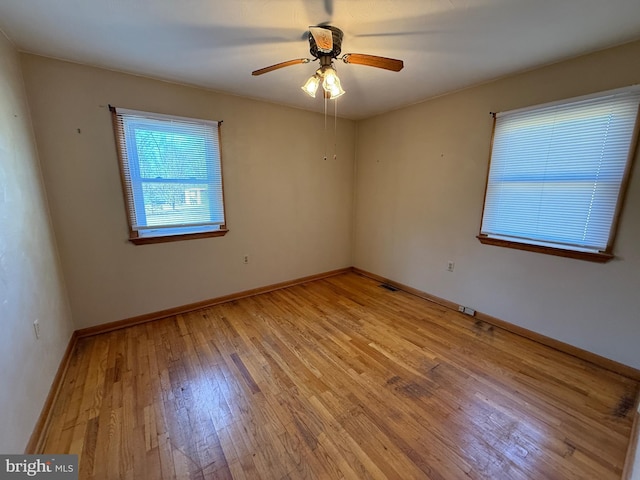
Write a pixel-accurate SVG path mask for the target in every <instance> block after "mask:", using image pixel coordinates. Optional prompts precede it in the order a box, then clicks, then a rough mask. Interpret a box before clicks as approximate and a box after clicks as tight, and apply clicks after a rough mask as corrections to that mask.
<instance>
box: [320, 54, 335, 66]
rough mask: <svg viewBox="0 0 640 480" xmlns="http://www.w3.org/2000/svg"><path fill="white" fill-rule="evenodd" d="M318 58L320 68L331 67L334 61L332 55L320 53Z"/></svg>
mask: <svg viewBox="0 0 640 480" xmlns="http://www.w3.org/2000/svg"><path fill="white" fill-rule="evenodd" d="M318 60H320V68H322V67H330V66H331V63H332V62H333V57H332V56H331V55H320V56H319V57H318Z"/></svg>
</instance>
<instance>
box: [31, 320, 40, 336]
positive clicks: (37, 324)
mask: <svg viewBox="0 0 640 480" xmlns="http://www.w3.org/2000/svg"><path fill="white" fill-rule="evenodd" d="M33 330H34V331H35V332H36V338H40V321H39V320H38V319H37V318H36V319H35V321H34V322H33Z"/></svg>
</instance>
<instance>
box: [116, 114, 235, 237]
mask: <svg viewBox="0 0 640 480" xmlns="http://www.w3.org/2000/svg"><path fill="white" fill-rule="evenodd" d="M115 122H116V137H117V140H118V143H119V154H120V160H121V168H122V176H123V182H124V188H125V195H126V200H127V201H126V203H127V210H128V213H129V222H130V227H131V230H132V232H134V236H137V237H155V236H165V235H181V234H188V233H200V232H208V231H216V230H220V229H221V228H224V224H225V218H224V202H223V191H222V171H221V164H220V147H219V123H218V122H214V121H208V120H196V119H190V118H183V117H172V116H167V115H160V114H154V113H146V112H139V111H134V110H125V109H119V108H118V109H115Z"/></svg>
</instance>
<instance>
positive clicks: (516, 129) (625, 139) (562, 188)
mask: <svg viewBox="0 0 640 480" xmlns="http://www.w3.org/2000/svg"><path fill="white" fill-rule="evenodd" d="M639 103H640V88H638V87H637V86H635V87H630V88H625V89H619V90H614V91H610V92H605V93H601V94H598V95H595V96H588V97H580V98H577V99H572V100H568V101H564V102H556V103H553V104H546V105H541V106H537V107H533V108H527V109H521V110H513V111H510V112H504V113H499V114H496V116H495V127H494V132H493V145H492V150H491V161H490V165H489V175H488V180H487V189H486V194H485V201H484V210H483V215H482V225H481V228H480V235H478V239H479V240H480V241H481V242H482V243H487V244H492V245H499V246H505V247H512V248H519V249H524V250H533V251H538V252H543V253H550V254H553V255H561V256H568V257H574V258H581V259H584V260H592V261H599V262H606V261H608V260H610V259H611V258H613V254H612V249H613V241H614V236H615V230H616V222H617V219H618V216H619V211H620V207H621V199H622V197H623V195H624V190H625V188H624V187H625V185H626V183H627V179H628V176H629V172H630V169H631V161H632V158H633V156H634V151H635V143H636V138H637V135H638V133H637V130H638V127H637V125H636V123H637V121H636V120H637V116H638V104H639Z"/></svg>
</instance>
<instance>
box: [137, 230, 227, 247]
mask: <svg viewBox="0 0 640 480" xmlns="http://www.w3.org/2000/svg"><path fill="white" fill-rule="evenodd" d="M228 231H229V230H227V229H224V230H216V231H215V232H199V233H184V234H177V235H163V236H160V237H131V238H129V241H130V242H131V243H134V244H136V245H148V244H150V243H167V242H179V241H181V240H194V239H196V238H209V237H223V236H224V235H226V234H227V232H228Z"/></svg>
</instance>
